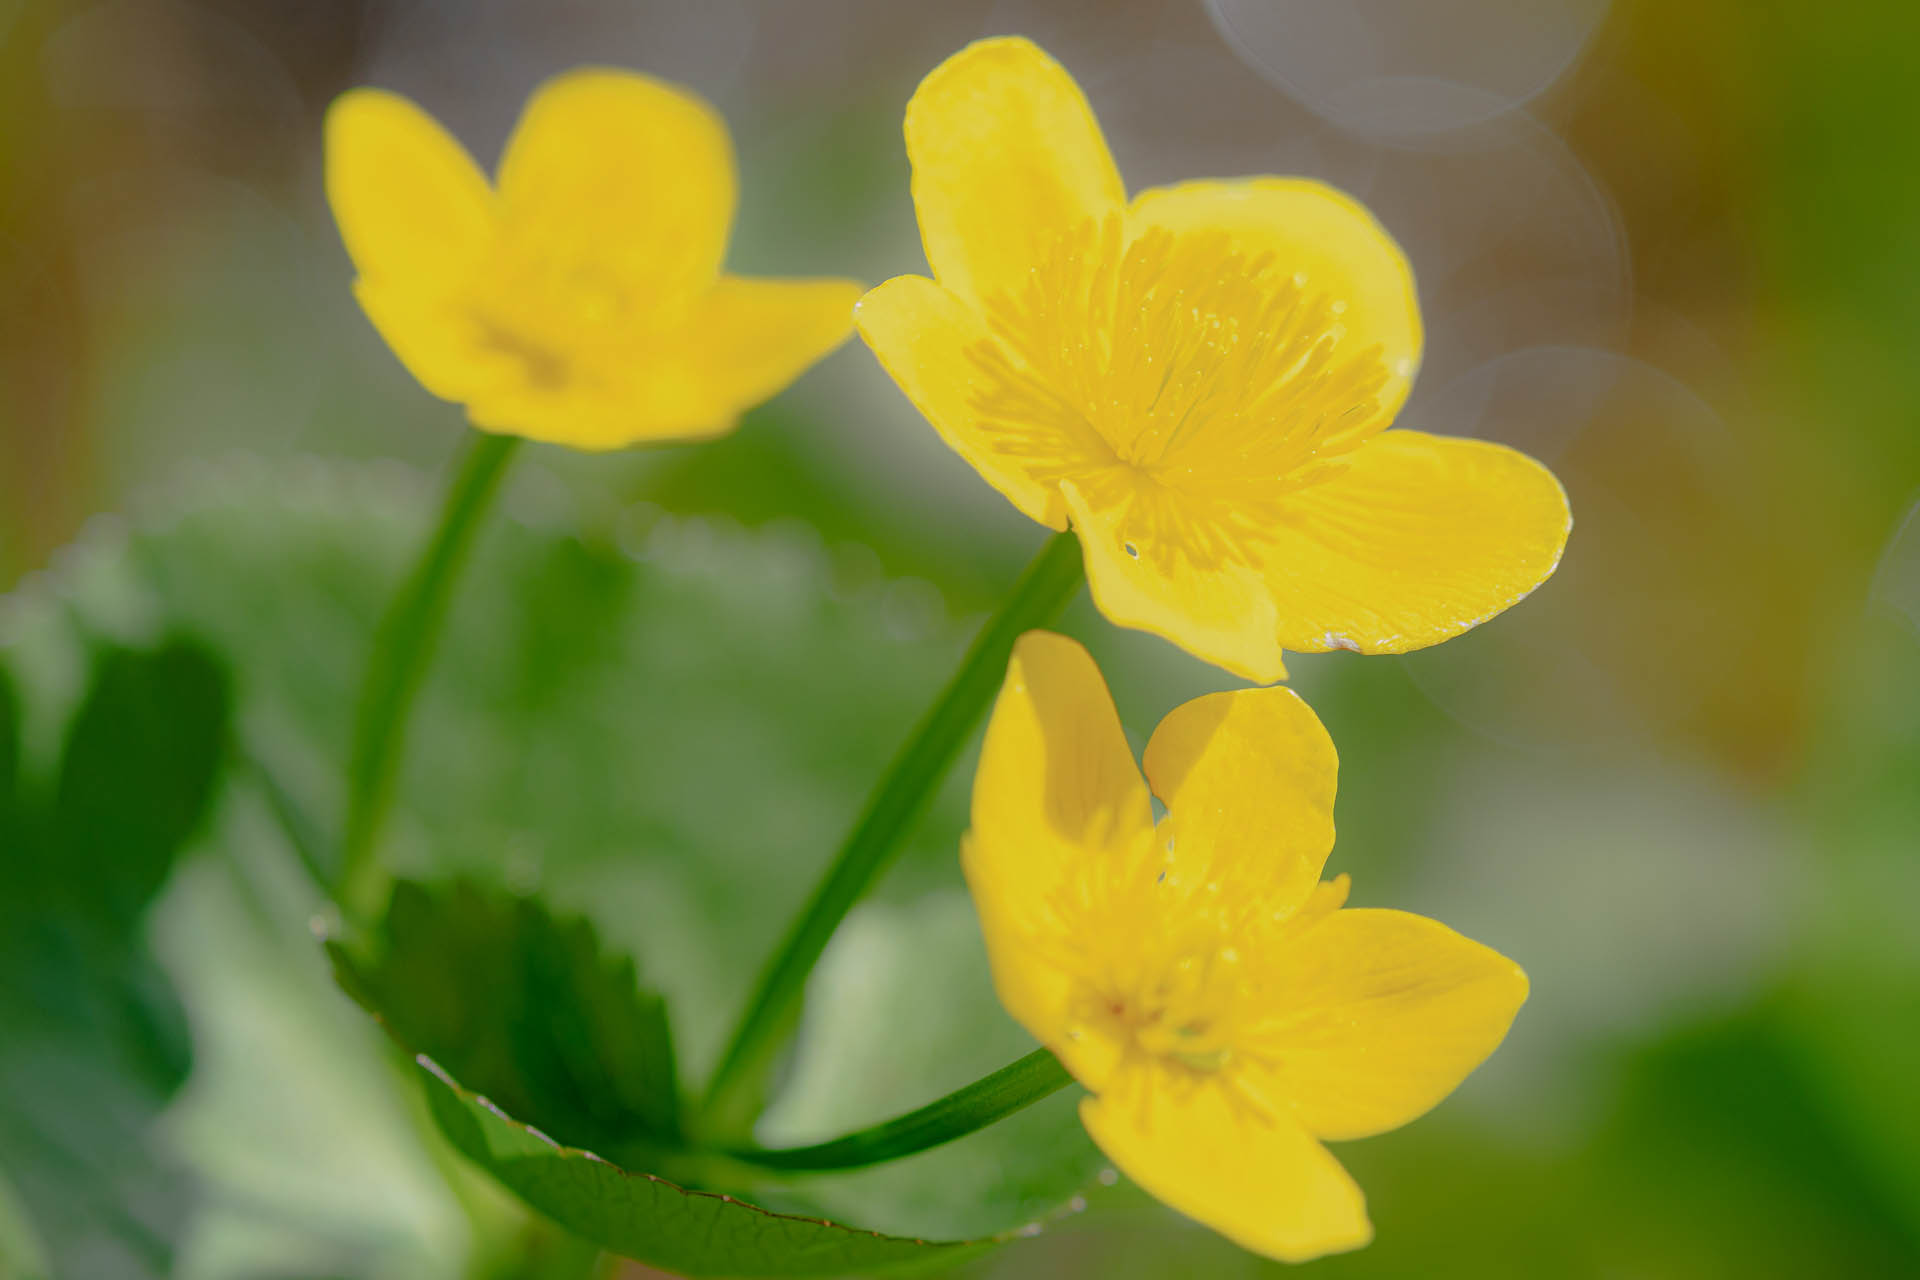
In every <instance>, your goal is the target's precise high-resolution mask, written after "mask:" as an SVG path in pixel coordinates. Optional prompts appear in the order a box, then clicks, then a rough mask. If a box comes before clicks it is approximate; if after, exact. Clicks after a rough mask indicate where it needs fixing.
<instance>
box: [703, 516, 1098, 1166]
mask: <svg viewBox="0 0 1920 1280" xmlns="http://www.w3.org/2000/svg"><path fill="white" fill-rule="evenodd" d="M1082 581H1084V578H1083V576H1082V570H1081V564H1080V544H1079V541H1078V539H1076V538H1075V537H1074V535H1073V534H1072V533H1060V534H1055V535H1054V536H1053V537H1052V538H1050V539H1048V540H1047V543H1046V545H1045V546H1044V547H1043V548H1041V551H1040V554H1039V555H1038V556H1036V557H1035V558H1034V561H1033V563H1032V564H1031V565H1029V566H1027V571H1026V572H1025V573H1024V574H1022V575H1021V577H1020V581H1019V582H1018V583H1016V584H1015V585H1014V588H1013V591H1012V593H1011V594H1010V595H1008V596H1007V598H1006V601H1005V602H1004V603H1002V604H1001V606H1000V610H999V612H998V613H996V614H994V615H993V617H992V618H990V619H989V620H988V621H987V624H986V625H985V626H984V627H982V628H981V630H980V634H979V636H977V637H976V638H975V639H974V642H973V647H972V648H971V649H969V650H967V656H966V657H965V658H964V659H963V660H962V661H961V663H960V669H959V670H958V671H957V672H955V673H954V676H953V679H952V680H951V681H950V682H949V683H948V685H947V687H946V689H945V690H944V691H943V692H942V693H941V695H940V697H939V700H938V701H936V702H935V703H934V704H933V707H932V709H930V710H929V711H928V712H927V714H926V718H925V719H923V720H922V721H921V722H920V726H919V728H918V729H916V730H915V731H914V734H913V737H912V738H910V739H909V740H908V742H907V745H906V746H905V747H904V748H903V749H902V750H901V752H900V754H899V755H898V756H897V757H895V758H894V761H893V764H892V765H891V766H890V767H889V768H888V769H887V772H886V774H885V775H884V776H883V777H882V778H881V779H880V783H879V785H878V787H877V788H876V789H875V790H874V792H873V795H872V797H871V798H870V799H869V800H868V802H867V807H866V811H865V812H864V813H862V814H861V816H860V821H859V823H858V824H857V825H856V826H855V827H854V829H853V831H852V833H851V834H849V835H848V836H847V840H846V843H845V844H843V845H841V846H840V852H839V855H838V856H837V857H836V858H835V859H834V862H833V866H832V867H831V868H829V870H828V872H827V875H826V878H825V879H824V880H822V881H821V882H820V884H819V886H818V887H817V888H816V889H815V890H814V893H813V897H812V898H811V899H810V900H809V901H808V903H807V905H806V907H805V908H804V909H802V911H801V913H800V916H799V918H798V919H797V920H795V922H794V925H793V928H792V931H791V932H789V933H788V934H787V937H786V939H785V941H783V942H782V943H781V945H780V949H779V950H778V951H777V952H775V953H774V955H773V957H772V959H771V960H769V961H768V963H767V966H766V968H765V969H764V970H763V971H762V973H761V977H760V985H759V987H758V988H757V989H756V990H755V992H754V995H753V998H752V1000H751V1001H750V1002H749V1003H748V1005H747V1008H746V1012H745V1014H744V1015H743V1016H742V1017H741V1020H740V1024H739V1026H738V1027H737V1028H736V1029H735V1031H734V1034H733V1039H732V1040H731V1041H730V1042H729V1043H728V1046H727V1051H726V1053H725V1054H724V1055H723V1056H722V1057H721V1059H720V1066H719V1068H718V1069H717V1070H716V1071H715V1072H714V1076H713V1082H712V1084H710V1085H709V1086H708V1089H707V1098H706V1103H705V1105H704V1107H703V1108H702V1114H701V1119H702V1124H703V1127H704V1130H705V1131H706V1132H707V1133H708V1134H710V1135H714V1136H722V1137H724V1136H728V1135H736V1134H740V1133H744V1132H746V1131H747V1130H748V1129H749V1128H750V1127H751V1126H752V1123H753V1120H754V1117H755V1116H756V1115H757V1114H758V1112H759V1109H760V1105H761V1101H762V1098H763V1094H764V1091H765V1086H766V1079H767V1076H768V1075H769V1074H770V1072H771V1071H772V1068H773V1063H774V1060H775V1057H776V1056H777V1054H778V1052H779V1049H780V1046H781V1044H782V1043H784V1041H785V1040H786V1037H787V1035H788V1033H789V1032H790V1031H791V1030H792V1028H793V1026H794V1023H795V1021H796V1020H797V1018H798V1016H799V1011H800V997H801V994H802V992H803V991H804V990H805V988H806V982H807V975H808V974H810V973H811V972H813V966H814V963H815V961H817V960H819V958H820V953H821V952H822V951H824V950H826V946H827V942H828V940H829V939H831V938H832V937H833V932H834V930H835V929H836V928H837V927H839V924H840V921H841V920H842V919H844V918H845V916H846V914H847V912H848V911H849V910H851V909H852V908H853V904H854V903H855V902H857V901H859V900H860V897H861V895H862V894H864V893H865V892H866V891H867V889H868V888H869V887H871V886H872V884H873V882H874V881H875V880H876V879H877V878H878V877H879V875H880V873H881V872H882V871H884V870H885V869H886V867H887V864H888V863H889V862H890V861H891V860H892V858H893V856H894V854H895V853H896V852H897V851H898V850H899V847H900V844H901V841H902V840H903V839H904V838H905V837H906V834H907V832H908V831H909V830H911V829H912V827H913V823H914V821H915V820H916V819H917V818H919V816H920V815H921V813H922V812H923V811H924V810H925V809H926V807H927V804H928V802H929V801H930V800H931V799H932V796H933V792H934V790H935V789H936V788H937V787H938V786H939V784H940V781H941V779H943V778H944V777H945V776H946V773H947V769H948V767H949V766H950V765H952V763H953V759H954V757H955V756H956V755H957V754H959V751H960V747H961V745H962V744H963V743H964V742H965V741H966V739H967V737H968V736H969V735H970V734H971V733H972V732H973V728H974V726H975V725H976V724H977V723H979V720H980V717H981V715H982V714H983V713H984V712H985V711H986V708H987V704H988V703H989V702H990V701H992V699H993V695H994V693H995V691H996V690H998V689H999V687H1000V683H1001V681H1002V680H1003V679H1004V678H1005V676H1006V670H1007V659H1008V657H1009V656H1010V655H1011V654H1012V652H1013V642H1014V641H1015V640H1017V639H1019V637H1020V634H1021V633H1022V632H1024V631H1028V630H1031V629H1032V628H1034V627H1039V626H1045V625H1046V624H1047V623H1049V622H1051V621H1052V620H1053V619H1054V618H1056V617H1057V616H1059V613H1060V611H1061V610H1062V609H1064V608H1065V607H1066V604H1067V601H1068V600H1070V599H1072V598H1073V595H1074V593H1075V592H1076V591H1078V590H1079V589H1080V584H1081V582H1082Z"/></svg>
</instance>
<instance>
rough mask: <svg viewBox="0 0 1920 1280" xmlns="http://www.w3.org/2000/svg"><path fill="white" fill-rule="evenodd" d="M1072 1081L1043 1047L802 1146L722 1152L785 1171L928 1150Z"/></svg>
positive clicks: (857, 1164)
mask: <svg viewBox="0 0 1920 1280" xmlns="http://www.w3.org/2000/svg"><path fill="white" fill-rule="evenodd" d="M1072 1083H1073V1077H1072V1076H1071V1075H1070V1074H1068V1072H1067V1069H1066V1068H1065V1067H1063V1066H1061V1065H1060V1059H1058V1058H1056V1057H1054V1056H1053V1054H1052V1053H1050V1052H1049V1051H1048V1050H1046V1049H1035V1050H1034V1051H1033V1052H1032V1053H1030V1054H1028V1055H1027V1056H1026V1057H1024V1058H1021V1059H1020V1060H1019V1061H1017V1062H1012V1063H1009V1064H1007V1065H1006V1066H1004V1067H1002V1068H1000V1069H999V1070H998V1071H996V1072H994V1073H993V1074H992V1075H990V1076H983V1077H981V1078H980V1079H978V1080H975V1081H974V1082H973V1083H972V1084H970V1085H967V1086H966V1087H964V1088H961V1089H956V1090H954V1091H953V1092H952V1093H950V1094H948V1095H947V1096H946V1097H944V1098H941V1099H940V1100H939V1101H937V1102H929V1103H928V1104H927V1105H926V1106H924V1107H921V1108H919V1109H918V1110H915V1111H909V1112H907V1113H906V1114H905V1115H902V1116H896V1117H894V1118H893V1119H892V1120H888V1121H886V1122H884V1123H882V1124H876V1125H874V1126H873V1127H872V1128H868V1129H860V1130H857V1131H856V1132H853V1133H849V1134H847V1135H846V1136H845V1137H840V1138H835V1139H833V1140H832V1141H831V1142H821V1143H816V1144H814V1145H812V1146H806V1147H736V1148H733V1149H731V1150H729V1151H727V1152H726V1155H727V1156H728V1157H729V1158H731V1159H733V1160H738V1161H740V1162H742V1163H744V1164H751V1165H755V1166H758V1167H759V1168H762V1169H779V1170H782V1171H784V1172H789V1173H824V1172H827V1171H829V1170H834V1169H858V1168H861V1167H862V1166H865V1165H870V1164H883V1163H885V1162H886V1161H889V1160H899V1159H901V1158H903V1157H905V1156H910V1155H916V1154H918V1153H920V1152H922V1151H930V1150H932V1149H933V1148H934V1147H938V1146H943V1145H945V1144H946V1143H949V1142H952V1141H953V1140H954V1139H956V1138H964V1137H966V1136H967V1135H968V1134H970V1133H975V1132H977V1131H979V1130H981V1129H984V1128H986V1127H987V1126H988V1125H990V1124H993V1123H995V1122H997V1121H1000V1120H1004V1119H1006V1118H1007V1117H1008V1116H1010V1115H1012V1114H1013V1113H1014V1112H1016V1111H1019V1110H1022V1109H1023V1108H1026V1107H1030V1106H1032V1105H1033V1104H1034V1103H1036V1102H1038V1101H1040V1100H1041V1099H1042V1098H1046V1097H1050V1096H1052V1095H1053V1094H1055V1093H1058V1092H1059V1091H1060V1090H1061V1089H1063V1088H1065V1087H1066V1086H1067V1085H1069V1084H1072Z"/></svg>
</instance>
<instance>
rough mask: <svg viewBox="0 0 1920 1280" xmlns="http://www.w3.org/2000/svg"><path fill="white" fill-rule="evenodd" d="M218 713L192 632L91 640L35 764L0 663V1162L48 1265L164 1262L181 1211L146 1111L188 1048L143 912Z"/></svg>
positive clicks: (209, 754)
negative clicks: (67, 703) (0, 879)
mask: <svg viewBox="0 0 1920 1280" xmlns="http://www.w3.org/2000/svg"><path fill="white" fill-rule="evenodd" d="M227 723H228V694H227V682H226V675H225V671H224V669H223V668H222V666H221V665H220V663H219V661H218V660H217V659H216V658H214V657H213V656H211V655H210V654H208V653H207V652H206V651H205V650H204V649H202V648H200V647H198V646H197V645H194V644H190V643H188V642H185V641H172V642H168V643H166V644H163V645H162V646H160V647H158V648H153V649H124V648H117V647H108V648H105V649H102V650H100V651H99V652H98V653H96V654H95V656H94V658H93V665H92V670H91V673H90V677H89V681H88V685H87V690H86V695H85V698H84V701H83V702H82V703H81V705H80V707H79V709H78V711H77V712H76V713H75V715H74V717H73V722H72V724H71V726H70V727H69V728H68V730H67V733H66V738H65V744H64V746H63V748H62V750H61V752H60V755H59V759H58V761H57V763H56V766H55V771H54V773H53V775H52V777H51V779H50V782H43V780H42V779H40V778H37V777H34V776H32V775H31V774H30V773H26V772H23V771H22V770H21V768H20V754H21V753H20V745H21V744H20V715H19V706H18V703H17V700H16V696H15V694H14V685H13V680H12V677H11V676H10V675H9V674H8V673H7V671H6V670H5V669H4V668H0V868H3V869H4V874H5V879H6V885H7V890H6V892H5V893H4V894H0V973H4V974H5V975H6V981H5V983H4V984H0V1026H3V1027H5V1029H6V1030H5V1035H4V1037H3V1038H0V1167H4V1168H5V1169H6V1171H7V1173H8V1174H9V1175H10V1178H11V1181H12V1183H13V1190H14V1192H15V1194H16V1195H17V1196H18V1197H19V1199H20V1202H21V1205H22V1207H23V1209H24V1211H25V1214H26V1216H27V1218H28V1221H29V1227H28V1229H29V1230H30V1231H31V1232H32V1233H33V1235H34V1237H36V1246H35V1252H37V1253H38V1254H40V1255H41V1257H42V1258H43V1259H44V1262H45V1264H46V1265H48V1266H49V1267H51V1268H52V1269H53V1273H54V1274H56V1275H61V1276H68V1275H72V1276H86V1275H96V1276H116V1277H118V1276H125V1277H138V1276H155V1277H158V1276H165V1275H169V1274H171V1271H172V1260H173V1251H174V1244H175V1241H176V1240H177V1239H178V1237H179V1236H180V1234H181V1233H182V1232H183V1230H184V1229H185V1228H186V1226H187V1225H188V1223H189V1222H190V1220H191V1216H192V1209H193V1204H194V1201H195V1199H196V1189H195V1187H194V1184H193V1182H192V1180H191V1179H190V1178H189V1177H187V1176H185V1175H184V1170H183V1169H182V1168H181V1161H180V1160H179V1158H178V1156H177V1155H173V1154H170V1153H169V1152H167V1150H166V1149H165V1147H164V1145H163V1144H161V1143H159V1142H157V1141H156V1135H155V1133H154V1131H153V1122H154V1120H155V1118H156V1117H157V1116H158V1115H159V1113H160V1112H161V1111H162V1110H163V1109H164V1108H165V1106H166V1105H167V1102H168V1100H169V1099H170V1098H171V1097H172V1096H173V1094H174V1093H175V1091H176V1090H178V1089H179V1088H180V1086H181V1085H182V1084H183V1083H184V1082H185V1080H186V1079H187V1074H188V1071H189V1070H190V1068H191V1066H192V1059H193V1054H192V1047H191V1045H190V1043H189V1039H188V1035H187V1027H186V1022H185V1017H184V1013H183V1011H182V1009H181V1007H180V1002H179V1000H178V999H177V997H176V996H175V995H174V992H173V989H172V986H171V984H170V983H169V982H168V980H167V977H166V975H165V974H164V973H163V972H162V971H161V969H160V968H159V966H158V965H157V964H156V963H155V962H154V959H153V957H152V955H151V954H150V953H149V951H148V948H147V944H146V938H145V931H144V926H145V918H146V910H147V908H148V906H150V905H151V903H152V902H153V899H154V897H155V896H156V895H157V894H158V893H159V891H160V888H161V886H162V884H163V883H164V882H165V881H166V879H167V877H168V875H169V873H170V872H171V871H172V869H173V865H174V862H175V860H176V859H177V858H178V857H179V855H180V854H181V853H182V852H183V850H184V848H185V846H186V843H187V840H188V838H189V837H190V836H191V835H192V833H193V831H194V829H195V828H196V827H198V826H199V825H200V823H201V821H202V819H203V817H204V816H205V812H206V809H207V806H208V802H209V800H210V799H211V798H212V796H213V795H214V793H215V788H216V783H217V780H218V778H219V775H220V769H221V766H222V764H223V763H224V753H225V747H226V738H227ZM0 1243H3V1241H0Z"/></svg>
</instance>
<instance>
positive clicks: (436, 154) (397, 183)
mask: <svg viewBox="0 0 1920 1280" xmlns="http://www.w3.org/2000/svg"><path fill="white" fill-rule="evenodd" d="M326 186H327V202H328V203H329V204H331V205H332V206H333V216H334V219H335V220H336V221H337V222H338V223H339V224H340V238H341V239H342V240H344V241H345V242H346V246H347V253H348V255H349V256H350V257H352V259H353V265H354V269H355V270H356V271H357V272H359V274H360V277H361V279H362V280H366V281H371V282H373V283H375V284H377V285H378V286H380V287H382V288H396V289H402V290H405V291H407V292H410V293H418V294H426V295H431V294H436V293H442V292H444V291H445V290H446V289H447V288H449V287H450V286H452V285H454V284H457V283H459V281H460V280H461V279H462V278H463V277H464V276H465V274H466V273H467V272H468V271H470V270H471V269H472V266H473V262H474V260H475V258H476V257H477V256H478V255H479V254H480V253H481V252H482V251H483V250H484V249H485V248H486V245H487V242H488V240H489V238H490V237H491V235H492V234H493V226H494V222H493V217H494V214H493V193H492V192H491V191H490V190H488V188H487V180H486V178H485V177H484V176H482V174H481V172H480V170H479V169H477V168H476V167H474V163H473V159H472V158H471V157H470V156H468V155H467V153H466V152H465V151H464V150H462V149H461V146H460V144H459V143H458V142H456V141H454V139H453V137H452V136H451V135H450V134H448V133H447V131H446V130H445V129H442V128H441V127H440V125H439V124H438V123H437V122H436V121H435V120H434V119H433V117H432V116H429V115H428V114H427V113H426V112H424V111H422V110H421V109H420V108H419V107H416V106H415V105H414V104H413V103H411V102H409V101H407V100H406V99H405V98H402V97H401V96H399V95H398V94H394V93H388V92H386V91H385V90H381V89H354V90H352V91H350V92H348V93H344V94H342V95H340V97H338V98H336V99H335V100H334V103H333V105H332V106H331V107H329V108H328V109H327V122H326Z"/></svg>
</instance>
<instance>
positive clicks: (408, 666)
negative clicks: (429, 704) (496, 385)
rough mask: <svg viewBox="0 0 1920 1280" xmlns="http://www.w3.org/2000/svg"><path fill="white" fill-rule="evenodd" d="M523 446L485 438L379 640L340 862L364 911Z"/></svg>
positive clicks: (358, 733) (365, 683) (346, 893)
mask: <svg viewBox="0 0 1920 1280" xmlns="http://www.w3.org/2000/svg"><path fill="white" fill-rule="evenodd" d="M519 443H520V441H519V439H518V437H515V436H502V435H488V434H476V435H475V436H474V437H473V439H472V440H470V441H469V442H468V444H467V449H466V454H465V456H464V457H462V458H461V460H460V468H459V471H458V472H457V473H456V474H455V476H454V479H453V484H452V486H451V487H450V488H449V489H448V490H447V498H446V505H445V506H444V507H443V508H442V509H441V512H440V525H439V527H438V528H437V529H435V530H434V533H433V537H432V539H431V540H430V541H428V543H427V545H426V548H425V550H424V551H423V552H422V553H421V556H420V561H419V563H418V564H416V565H414V567H413V572H411V573H410V574H408V575H407V579H406V581H405V582H404V583H402V584H401V586H400V590H399V592H398V593H397V594H396V595H395V596H394V598H393V602H392V603H391V604H389V605H388V606H387V612H386V616H385V617H383V618H382V619H381V621H380V628H379V630H378V631H377V632H375V633H374V639H373V651H372V653H371V654H370V655H369V657H368V659H367V667H366V672H365V674H364V675H363V676H362V677H361V683H360V700H359V702H358V704H357V705H356V706H355V709H354V723H353V757H352V760H351V762H350V763H349V765H348V768H347V817H346V824H345V834H344V836H343V838H342V839H343V849H342V854H341V860H340V882H339V883H340V896H341V898H342V899H343V901H344V902H345V903H346V904H347V905H349V906H352V907H354V908H356V909H363V910H365V909H371V908H372V907H373V905H374V904H373V903H372V902H370V901H368V899H370V898H372V897H373V896H374V895H375V894H376V893H377V892H378V889H379V887H380V886H379V881H380V875H379V867H378V864H377V862H376V861H375V859H374V856H373V854H374V849H375V843H376V841H377V840H378V838H379V834H380V824H381V823H382V822H383V821H384V820H385V818H386V814H387V806H388V804H389V803H390V802H391V801H392V799H393V784H394V778H395V776H396V774H397V772H398V769H399V764H400V761H401V760H402V758H404V755H405V751H406V736H407V715H408V712H409V711H411V710H412V707H413V699H414V695H415V694H417V693H418V692H419V690H420V680H421V677H422V676H424V675H425V674H426V670H427V662H428V659H430V658H431V657H432V656H433V646H434V642H435V640H436V639H438V637H439V634H440V627H441V624H442V623H443V622H444V621H445V620H446V615H447V606H448V603H449V601H450V600H451V599H452V596H453V584H454V581H455V579H457V578H458V577H459V576H460V570H461V567H462V566H463V565H464V564H465V563H466V558H467V553H468V552H469V551H470V550H471V549H472V547H473V538H474V534H475V533H476V532H477V531H478V529H479V525H480V518H481V517H482V516H483V515H485V514H486V511H487V508H488V507H489V506H490V505H491V504H492V501H493V497H494V494H496V493H497V492H498V491H499V489H500V480H501V477H502V476H503V475H505V473H506V468H507V463H508V462H510V461H511V460H512V459H513V455H514V450H515V448H516V447H517V446H518V445H519Z"/></svg>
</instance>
